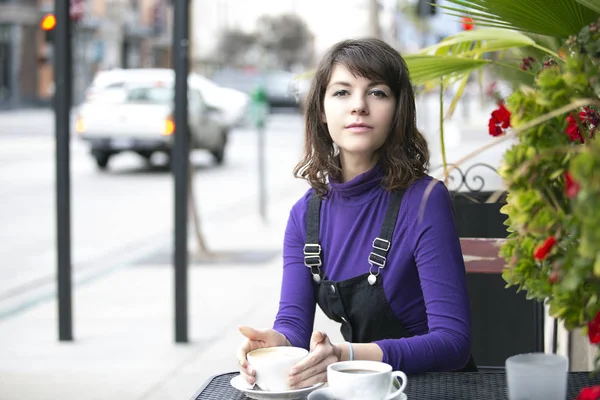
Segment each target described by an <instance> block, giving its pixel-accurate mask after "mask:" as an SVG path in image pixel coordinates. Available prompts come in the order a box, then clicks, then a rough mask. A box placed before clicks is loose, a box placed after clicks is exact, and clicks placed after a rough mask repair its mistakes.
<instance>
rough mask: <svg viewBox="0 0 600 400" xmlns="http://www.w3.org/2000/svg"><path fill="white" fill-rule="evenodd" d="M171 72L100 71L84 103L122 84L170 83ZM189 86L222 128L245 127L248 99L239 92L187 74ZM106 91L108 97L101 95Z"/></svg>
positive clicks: (192, 74)
mask: <svg viewBox="0 0 600 400" xmlns="http://www.w3.org/2000/svg"><path fill="white" fill-rule="evenodd" d="M174 76H175V74H174V71H173V70H172V69H166V68H132V69H112V70H107V71H100V72H98V73H97V74H96V76H95V77H94V80H93V81H92V84H91V85H90V87H89V88H88V89H87V90H86V101H87V102H89V101H93V100H94V99H96V98H98V97H99V96H103V95H105V94H108V95H109V96H110V95H111V93H110V92H111V91H112V92H116V91H118V89H120V88H122V87H123V86H124V85H126V84H132V83H136V82H137V83H140V82H154V81H158V80H169V81H171V80H174V79H175V78H174ZM188 82H189V85H191V86H194V87H195V88H196V89H197V90H199V91H200V93H201V94H202V97H203V99H204V101H205V102H206V104H207V105H208V106H209V107H213V108H215V109H217V110H218V111H219V113H220V114H221V115H220V117H221V118H222V119H223V121H222V123H223V125H225V126H227V127H228V128H232V127H235V126H240V125H245V124H246V123H248V120H249V115H250V96H249V95H248V94H247V93H244V92H243V91H240V90H235V89H233V88H228V87H223V86H220V85H218V84H216V83H215V82H213V81H211V80H210V79H208V78H206V77H204V76H202V75H200V74H197V73H190V74H189V80H188ZM107 90H108V93H104V92H106V91H107Z"/></svg>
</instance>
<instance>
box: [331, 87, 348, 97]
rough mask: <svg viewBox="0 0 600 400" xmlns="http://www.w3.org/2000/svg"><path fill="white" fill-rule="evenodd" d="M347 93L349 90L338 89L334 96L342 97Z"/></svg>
mask: <svg viewBox="0 0 600 400" xmlns="http://www.w3.org/2000/svg"><path fill="white" fill-rule="evenodd" d="M347 94H348V91H347V90H343V89H342V90H338V91H336V92H335V93H334V94H333V95H334V96H337V97H341V96H345V95H347Z"/></svg>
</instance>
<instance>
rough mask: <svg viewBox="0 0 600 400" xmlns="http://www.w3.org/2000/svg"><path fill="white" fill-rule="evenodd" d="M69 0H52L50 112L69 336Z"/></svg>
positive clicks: (61, 295)
mask: <svg viewBox="0 0 600 400" xmlns="http://www.w3.org/2000/svg"><path fill="white" fill-rule="evenodd" d="M69 6H70V2H69V0H56V2H55V6H54V7H55V9H54V15H55V17H56V27H55V28H54V29H56V31H55V38H54V55H55V57H54V83H55V84H54V88H55V89H54V99H53V101H54V112H55V114H56V118H55V135H56V240H57V250H58V254H57V266H58V273H57V276H58V290H57V291H58V338H59V340H60V341H72V340H73V310H72V309H73V306H72V301H71V295H72V293H71V292H72V288H71V179H70V168H71V167H70V157H71V155H70V149H69V138H70V132H71V127H70V111H71V97H72V74H71V70H72V69H71V65H72V53H71V47H72V42H71V17H70V14H69Z"/></svg>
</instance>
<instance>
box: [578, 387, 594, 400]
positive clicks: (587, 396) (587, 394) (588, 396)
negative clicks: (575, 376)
mask: <svg viewBox="0 0 600 400" xmlns="http://www.w3.org/2000/svg"><path fill="white" fill-rule="evenodd" d="M598 399H600V386H592V387H587V388H583V389H581V392H579V396H577V399H575V400H598Z"/></svg>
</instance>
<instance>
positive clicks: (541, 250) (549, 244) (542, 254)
mask: <svg viewBox="0 0 600 400" xmlns="http://www.w3.org/2000/svg"><path fill="white" fill-rule="evenodd" d="M555 244H556V238H555V237H554V236H550V237H549V238H548V239H546V241H545V242H544V243H543V244H542V245H541V246H540V247H538V248H536V249H535V251H534V252H533V257H534V258H535V259H536V260H543V259H545V258H546V257H547V256H548V253H550V250H552V248H553V247H554V245H555Z"/></svg>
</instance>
